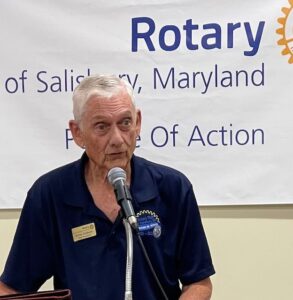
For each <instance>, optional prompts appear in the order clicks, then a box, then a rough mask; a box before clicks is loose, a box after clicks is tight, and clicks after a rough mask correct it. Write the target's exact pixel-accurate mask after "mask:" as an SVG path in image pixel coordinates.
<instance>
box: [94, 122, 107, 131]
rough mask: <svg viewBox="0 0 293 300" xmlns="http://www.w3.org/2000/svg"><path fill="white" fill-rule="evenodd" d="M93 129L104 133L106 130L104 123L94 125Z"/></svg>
mask: <svg viewBox="0 0 293 300" xmlns="http://www.w3.org/2000/svg"><path fill="white" fill-rule="evenodd" d="M95 129H96V130H98V131H105V130H106V129H107V124H105V123H98V124H96V125H95Z"/></svg>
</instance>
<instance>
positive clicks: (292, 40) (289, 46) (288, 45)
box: [276, 0, 293, 64]
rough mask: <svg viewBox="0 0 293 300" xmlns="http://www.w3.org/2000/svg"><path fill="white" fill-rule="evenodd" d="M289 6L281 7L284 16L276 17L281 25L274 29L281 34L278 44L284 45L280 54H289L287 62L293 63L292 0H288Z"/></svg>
mask: <svg viewBox="0 0 293 300" xmlns="http://www.w3.org/2000/svg"><path fill="white" fill-rule="evenodd" d="M289 4H290V7H283V8H282V12H283V13H284V16H283V17H281V18H279V19H278V23H279V24H281V27H280V28H278V29H277V30H276V32H277V33H278V34H280V35H281V39H280V40H278V45H281V46H284V49H283V51H282V55H289V56H290V57H289V60H288V62H289V64H292V63H293V0H289Z"/></svg>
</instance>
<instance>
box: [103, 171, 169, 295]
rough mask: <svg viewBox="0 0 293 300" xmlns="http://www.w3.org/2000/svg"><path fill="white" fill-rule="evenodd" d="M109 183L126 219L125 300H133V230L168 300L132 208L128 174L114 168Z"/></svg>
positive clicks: (110, 172)
mask: <svg viewBox="0 0 293 300" xmlns="http://www.w3.org/2000/svg"><path fill="white" fill-rule="evenodd" d="M108 181H109V182H110V183H111V185H112V186H113V188H114V192H115V196H116V199H117V202H118V204H119V205H120V206H121V211H122V214H123V217H124V220H123V224H124V227H125V232H126V241H127V257H126V278H125V294H124V300H132V266H133V236H132V230H131V228H133V229H134V230H135V233H136V236H137V238H138V241H139V244H140V247H141V249H142V252H143V255H144V256H145V259H146V261H147V264H148V266H149V267H150V270H151V273H152V275H153V276H154V279H155V281H156V283H157V285H158V287H159V289H160V291H161V292H162V296H163V298H164V299H165V300H168V297H167V295H166V293H165V291H164V289H163V287H162V285H161V283H160V281H159V279H158V277H157V275H156V272H155V270H154V268H153V266H152V263H151V261H150V259H149V256H148V254H147V251H146V249H145V247H144V244H143V241H142V239H141V237H140V235H139V230H138V224H137V219H136V216H135V213H134V210H133V207H132V197H131V194H130V191H129V188H128V186H127V184H126V172H125V171H124V170H123V169H121V168H118V167H116V168H112V169H111V170H110V171H109V172H108Z"/></svg>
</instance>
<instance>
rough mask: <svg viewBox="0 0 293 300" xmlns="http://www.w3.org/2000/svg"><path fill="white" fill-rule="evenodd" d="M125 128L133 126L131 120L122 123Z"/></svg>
mask: <svg viewBox="0 0 293 300" xmlns="http://www.w3.org/2000/svg"><path fill="white" fill-rule="evenodd" d="M121 125H122V126H123V127H129V126H130V125H131V119H124V120H123V121H122V123H121Z"/></svg>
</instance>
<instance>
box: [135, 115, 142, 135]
mask: <svg viewBox="0 0 293 300" xmlns="http://www.w3.org/2000/svg"><path fill="white" fill-rule="evenodd" d="M140 129H141V111H140V110H139V109H137V110H136V123H135V131H136V136H139V135H140Z"/></svg>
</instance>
